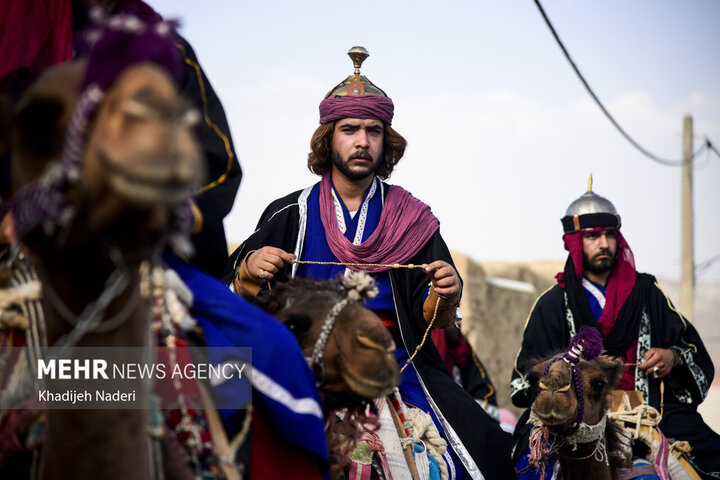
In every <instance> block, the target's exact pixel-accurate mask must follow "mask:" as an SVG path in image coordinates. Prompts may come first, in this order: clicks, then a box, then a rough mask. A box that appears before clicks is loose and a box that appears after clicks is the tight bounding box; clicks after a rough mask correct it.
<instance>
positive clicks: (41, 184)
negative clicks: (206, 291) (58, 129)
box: [0, 8, 194, 254]
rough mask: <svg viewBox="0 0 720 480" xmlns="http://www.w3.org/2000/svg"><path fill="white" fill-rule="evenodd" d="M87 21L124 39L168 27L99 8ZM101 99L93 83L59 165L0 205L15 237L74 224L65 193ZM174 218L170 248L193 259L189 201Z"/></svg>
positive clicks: (95, 36) (163, 32)
mask: <svg viewBox="0 0 720 480" xmlns="http://www.w3.org/2000/svg"><path fill="white" fill-rule="evenodd" d="M90 16H91V19H92V20H93V22H94V23H95V24H96V25H98V26H99V27H102V28H104V29H107V30H108V31H111V30H115V31H120V32H125V33H129V34H140V33H142V32H143V31H144V30H146V29H152V30H153V31H154V32H155V33H157V34H158V35H160V36H164V37H168V38H169V34H170V29H171V26H172V25H173V23H172V22H165V21H163V22H158V23H156V24H153V25H145V24H143V22H142V21H141V20H139V19H138V18H137V17H135V16H133V15H129V14H117V15H112V16H110V17H107V16H105V14H104V13H103V12H102V9H101V8H94V9H92V10H91V11H90ZM102 35H103V33H102V32H100V31H96V32H92V33H91V34H88V40H89V41H90V42H92V43H94V42H97V41H99V40H100V38H101V37H102ZM104 97H105V91H104V89H103V88H102V87H101V86H100V85H99V84H98V83H95V82H93V83H90V84H88V85H87V86H86V87H85V89H84V90H83V91H82V93H81V94H80V98H79V100H78V102H77V104H76V105H75V108H74V110H73V112H72V114H71V117H70V120H69V122H68V127H67V131H66V134H65V140H64V143H63V149H62V153H61V157H60V160H59V161H57V162H53V163H51V164H49V165H48V166H47V168H46V169H45V171H44V172H43V174H42V175H41V176H40V178H38V179H37V180H36V181H35V182H33V183H31V184H28V185H26V186H25V187H23V188H22V189H21V190H19V191H18V193H17V194H16V195H15V196H14V197H13V199H12V200H10V201H9V202H7V203H5V204H3V205H0V215H4V214H5V213H6V212H7V211H12V213H13V217H14V220H15V229H16V231H17V233H18V236H19V237H22V236H24V235H25V234H27V233H28V232H30V231H31V230H32V229H34V228H35V227H36V226H38V225H42V226H43V229H44V232H45V234H46V235H50V234H52V233H53V232H54V231H55V230H56V229H57V228H61V229H65V228H67V227H68V226H69V225H70V224H71V222H72V221H73V219H74V217H75V215H76V207H74V206H73V205H72V204H71V203H70V201H69V199H68V195H67V191H68V189H69V188H71V187H74V186H82V184H81V180H82V179H81V169H82V159H83V151H84V148H85V145H86V143H87V137H88V133H89V127H90V125H91V122H92V119H93V117H94V116H95V113H96V111H97V109H98V107H99V106H100V104H101V103H102V101H103V99H104ZM173 216H174V218H173V220H174V221H173V225H172V227H171V228H172V230H173V235H171V236H170V241H171V244H172V246H173V247H174V248H176V250H177V251H178V252H181V253H183V254H188V253H192V252H191V251H190V252H189V251H188V248H189V247H188V246H189V241H187V240H186V239H184V238H182V237H183V235H184V234H186V233H189V232H190V230H191V229H192V225H193V224H194V214H193V212H192V207H191V204H190V200H189V199H188V200H187V201H186V202H183V203H181V204H180V205H178V206H177V208H175V209H174V211H173Z"/></svg>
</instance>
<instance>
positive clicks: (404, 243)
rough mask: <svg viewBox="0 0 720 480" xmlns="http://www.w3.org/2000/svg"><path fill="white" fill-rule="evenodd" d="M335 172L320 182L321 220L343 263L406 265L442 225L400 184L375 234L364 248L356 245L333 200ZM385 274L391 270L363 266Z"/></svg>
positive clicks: (387, 200)
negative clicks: (340, 221) (342, 228)
mask: <svg viewBox="0 0 720 480" xmlns="http://www.w3.org/2000/svg"><path fill="white" fill-rule="evenodd" d="M330 175H331V173H330V172H328V173H326V174H325V175H323V178H322V181H321V182H320V218H321V220H322V224H323V227H324V228H325V235H326V237H327V242H328V245H329V246H330V250H331V251H332V253H333V254H334V255H335V256H336V257H337V259H338V260H339V261H341V262H343V263H382V264H396V263H399V264H404V263H405V262H407V261H408V260H410V259H411V258H412V257H413V256H414V255H415V254H416V253H418V252H419V251H420V249H421V248H422V247H423V246H424V245H425V244H426V243H427V241H428V240H430V237H432V236H433V234H434V233H435V231H437V229H438V228H440V222H439V221H438V219H437V218H436V217H435V215H433V213H432V211H431V210H430V207H429V206H427V205H425V204H424V203H423V202H421V201H420V200H418V199H417V198H415V197H413V196H412V195H411V194H410V192H408V191H406V190H403V189H402V188H400V187H398V186H397V185H390V187H389V188H388V192H387V195H386V196H385V205H384V206H383V210H382V213H381V215H380V223H378V226H377V228H376V229H375V231H374V232H373V233H372V235H370V237H369V238H368V239H367V240H365V241H364V242H363V243H361V244H360V245H353V244H352V242H350V240H348V239H347V238H346V237H345V235H343V234H342V232H341V231H340V229H339V228H338V226H337V219H336V217H335V206H334V205H333V199H332V192H331V189H332V184H331V181H330ZM360 269H361V270H365V271H367V272H381V271H383V270H389V269H390V268H389V267H361V268H360Z"/></svg>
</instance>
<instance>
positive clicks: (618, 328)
mask: <svg viewBox="0 0 720 480" xmlns="http://www.w3.org/2000/svg"><path fill="white" fill-rule="evenodd" d="M568 264H570V267H569V268H570V269H571V270H568V266H567V264H566V281H568V284H567V285H566V288H565V289H563V288H561V287H560V286H559V285H554V286H553V287H551V288H550V289H548V290H547V291H546V292H544V293H543V294H542V295H541V296H540V297H539V298H538V299H537V300H536V302H535V305H534V306H533V308H532V310H531V312H530V316H529V317H528V321H527V324H526V325H525V331H524V333H523V340H522V345H521V347H520V351H519V353H518V356H517V359H516V361H515V369H514V370H513V372H512V381H511V384H512V387H513V389H512V397H511V398H512V402H513V404H514V405H515V406H517V407H529V406H530V405H531V403H532V400H533V393H532V391H531V389H530V386H529V384H527V383H526V382H524V375H525V373H526V372H527V371H528V370H530V368H531V367H532V366H533V365H534V364H535V363H536V362H537V360H538V359H543V358H548V357H550V356H552V355H553V354H555V353H558V352H561V351H565V350H566V349H567V346H568V343H569V341H570V328H569V325H568V314H567V311H566V306H565V305H566V303H565V298H566V294H567V305H568V307H569V310H570V313H571V315H572V320H573V324H574V329H575V331H576V332H577V331H578V330H579V329H580V327H581V326H582V325H590V326H594V327H597V324H596V322H595V320H594V317H593V316H592V313H591V312H590V307H589V305H588V302H587V298H586V297H585V293H584V291H583V287H582V285H581V284H580V282H579V280H578V279H577V277H576V276H575V275H574V274H572V275H570V273H572V264H571V262H570V261H568ZM643 312H645V313H647V315H648V318H649V327H650V345H649V347H658V348H673V349H675V350H676V351H677V352H678V353H679V354H680V356H681V358H682V360H683V362H682V365H679V366H676V367H675V368H673V370H672V371H671V373H670V375H668V376H667V377H665V379H664V380H665V393H664V399H663V400H664V405H663V408H664V411H665V414H664V416H663V420H662V422H661V423H660V429H661V430H662V431H663V433H664V434H665V436H667V437H668V438H672V439H675V440H687V441H688V442H690V445H691V446H692V447H693V453H694V455H695V461H696V463H698V464H699V465H700V466H701V467H703V470H705V471H716V470H720V459H718V457H717V455H716V453H717V452H718V451H720V436H718V435H717V434H716V433H715V432H713V431H712V430H711V429H710V428H709V427H708V426H707V425H706V424H705V423H704V422H703V421H702V418H701V417H700V414H699V413H697V406H698V405H699V404H700V403H701V402H702V401H703V400H704V399H705V397H706V396H707V393H708V390H709V387H710V384H711V383H712V380H713V378H714V375H715V369H714V367H713V363H712V360H711V359H710V356H709V354H708V352H707V349H706V348H705V345H704V344H703V342H702V340H701V339H700V335H699V334H698V332H697V330H696V329H695V327H694V326H693V325H692V324H691V323H690V322H689V321H688V320H687V319H685V318H684V317H683V316H682V315H681V314H680V313H679V312H678V311H677V310H676V309H675V307H674V305H673V304H672V302H671V301H670V299H669V298H668V297H667V296H666V295H665V293H664V292H663V291H662V290H661V289H660V287H659V285H658V284H657V280H656V279H655V277H653V276H652V275H648V274H645V273H638V274H637V279H636V282H635V285H634V287H633V290H632V292H631V293H630V296H629V297H628V299H627V300H626V302H625V304H624V305H623V306H622V307H621V310H620V312H619V314H618V320H617V322H616V324H615V326H614V327H613V329H612V330H611V331H610V334H609V336H608V337H609V338H603V343H604V346H605V348H606V349H607V350H608V351H610V352H612V353H615V354H618V353H620V352H623V351H625V350H626V349H627V346H628V345H629V344H630V343H632V342H633V341H635V340H638V339H639V337H640V336H641V335H642V334H643V327H642V324H641V322H640V318H641V316H642V314H643ZM623 322H625V324H622V323H623ZM608 347H610V348H608ZM637 378H638V375H637V374H636V385H637V384H638V380H637ZM640 382H645V385H646V387H647V403H648V404H649V405H651V406H653V407H655V408H656V409H657V410H658V411H660V410H661V394H660V383H661V381H660V380H658V379H655V378H651V377H650V376H648V375H644V374H643V375H641V380H640ZM528 413H529V409H528V410H526V411H525V413H524V414H523V415H522V416H521V418H520V420H519V422H518V425H517V427H516V430H515V434H514V443H515V450H514V454H513V457H514V458H513V460H514V463H517V461H518V460H519V458H520V457H521V456H522V455H524V454H526V453H527V444H528V443H527V442H528V436H529V433H530V428H531V425H528V424H526V423H525V422H526V421H527V418H528ZM688 425H690V426H692V427H691V428H688ZM713 451H714V452H715V454H714V455H713V454H712V452H713Z"/></svg>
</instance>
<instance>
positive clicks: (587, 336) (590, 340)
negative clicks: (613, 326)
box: [563, 325, 602, 365]
mask: <svg viewBox="0 0 720 480" xmlns="http://www.w3.org/2000/svg"><path fill="white" fill-rule="evenodd" d="M600 352H602V337H601V336H600V332H598V331H597V329H596V328H592V327H588V326H587V325H583V326H582V327H580V331H579V332H578V333H576V334H575V335H573V337H572V338H571V339H570V346H569V348H568V351H567V353H566V354H565V355H564V356H563V358H564V359H565V360H567V361H568V362H570V363H572V364H573V365H577V363H578V362H579V361H580V360H581V359H584V360H592V359H593V358H597V356H598V355H600Z"/></svg>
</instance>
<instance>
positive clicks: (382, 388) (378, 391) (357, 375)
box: [338, 355, 399, 398]
mask: <svg viewBox="0 0 720 480" xmlns="http://www.w3.org/2000/svg"><path fill="white" fill-rule="evenodd" d="M338 361H339V366H340V375H341V376H342V378H343V380H344V381H345V383H347V385H348V387H349V388H350V389H351V390H352V391H353V392H355V393H356V394H357V395H359V396H362V397H365V398H378V397H383V396H385V395H388V394H390V393H391V392H392V390H393V388H394V387H396V386H397V385H398V383H399V373H398V369H397V364H396V363H395V361H394V359H392V363H391V364H388V365H387V366H382V367H381V368H374V369H368V372H367V373H368V374H369V375H368V374H365V372H363V371H362V369H358V372H355V371H353V369H351V368H349V367H348V365H352V364H353V363H356V362H353V361H352V359H347V360H346V359H344V358H343V356H342V355H341V356H340V357H339V358H338ZM393 367H394V368H393ZM383 370H392V372H391V373H389V374H386V375H379V374H381V373H382V371H383ZM379 376H380V378H378V377H379Z"/></svg>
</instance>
